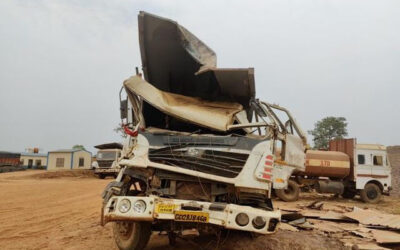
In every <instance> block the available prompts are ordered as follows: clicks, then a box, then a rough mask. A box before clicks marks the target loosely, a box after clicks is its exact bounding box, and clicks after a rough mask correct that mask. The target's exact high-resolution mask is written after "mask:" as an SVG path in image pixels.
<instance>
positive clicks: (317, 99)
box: [0, 0, 400, 151]
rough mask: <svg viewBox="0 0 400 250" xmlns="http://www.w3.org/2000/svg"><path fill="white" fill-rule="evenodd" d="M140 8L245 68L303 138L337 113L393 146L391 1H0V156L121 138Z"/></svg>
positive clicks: (397, 58)
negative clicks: (124, 88)
mask: <svg viewBox="0 0 400 250" xmlns="http://www.w3.org/2000/svg"><path fill="white" fill-rule="evenodd" d="M139 10H145V11H148V12H151V13H154V14H157V15H161V16H165V17H169V18H171V19H174V20H177V21H178V22H179V23H180V24H181V25H183V26H185V27H186V28H188V29H189V30H190V31H191V32H192V33H194V34H195V35H196V36H198V37H199V38H200V39H202V40H203V41H204V42H205V43H207V44H208V45H209V46H210V47H211V48H212V49H213V50H214V51H216V53H217V55H218V66H219V67H254V68H255V74H256V87H257V95H258V97H259V98H260V99H264V100H267V101H269V102H273V103H278V104H280V105H282V106H285V107H287V108H289V110H290V111H291V112H292V113H293V115H294V116H295V117H296V118H297V120H298V122H299V123H300V125H301V126H302V128H303V129H304V130H309V129H312V128H313V124H314V123H315V122H316V121H317V120H319V119H321V118H323V117H325V116H329V115H333V116H344V117H346V118H347V120H348V122H349V126H348V128H349V136H351V137H357V138H358V141H359V142H366V143H382V144H386V145H395V144H400V133H399V132H398V130H397V129H399V128H400V111H399V107H398V106H399V104H398V103H400V102H399V98H398V97H399V95H400V84H399V82H400V70H399V68H400V32H399V30H400V29H399V27H400V2H399V1H397V0H393V1H385V0H376V1H368V0H359V1H351V0H342V1H341V0H331V1H327V0H321V1H318V0H302V1H282V0H274V1H218V2H217V1H211V0H210V1H202V2H201V3H200V2H196V1H195V2H193V1H185V0H180V1H173V2H172V1H161V0H160V1H156V0H150V1H149V0H143V1H128V0H119V1H108V0H85V1H78V0H75V1H72V0H60V1H54V0H47V1H46V0H36V1H28V0H2V1H0V38H1V39H0V67H1V69H0V150H11V151H23V150H24V149H25V148H26V147H33V146H38V147H40V148H42V149H44V150H45V151H48V150H54V149H58V148H70V147H72V146H73V145H74V144H83V145H84V146H86V148H88V149H89V150H92V151H94V150H93V147H92V146H93V145H96V144H99V143H103V142H111V141H115V140H119V139H120V138H119V136H118V135H117V134H115V133H114V132H113V128H114V127H115V126H116V125H117V124H118V122H119V113H118V112H119V107H118V92H119V89H120V87H121V83H122V81H123V80H124V79H126V78H128V77H129V76H130V75H132V74H134V67H135V66H140V64H141V63H140V54H139V48H138V37H137V14H138V12H139ZM309 139H310V140H311V138H309Z"/></svg>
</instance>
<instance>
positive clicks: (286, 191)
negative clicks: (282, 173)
mask: <svg viewBox="0 0 400 250" xmlns="http://www.w3.org/2000/svg"><path fill="white" fill-rule="evenodd" d="M293 193H294V188H293V187H292V186H291V185H289V186H288V188H287V189H285V194H287V195H293Z"/></svg>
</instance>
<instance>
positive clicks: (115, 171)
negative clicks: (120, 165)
mask: <svg viewBox="0 0 400 250" xmlns="http://www.w3.org/2000/svg"><path fill="white" fill-rule="evenodd" d="M94 173H95V174H118V173H119V169H116V168H96V169H95V170H94Z"/></svg>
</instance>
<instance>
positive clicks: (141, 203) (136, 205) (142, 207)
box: [133, 200, 146, 214]
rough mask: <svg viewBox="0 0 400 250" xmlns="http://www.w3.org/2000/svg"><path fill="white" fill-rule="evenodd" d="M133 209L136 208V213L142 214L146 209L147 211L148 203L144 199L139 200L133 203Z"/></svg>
mask: <svg viewBox="0 0 400 250" xmlns="http://www.w3.org/2000/svg"><path fill="white" fill-rule="evenodd" d="M133 210H135V212H136V213H139V214H142V213H144V211H146V203H145V202H144V201H142V200H138V201H136V202H135V203H134V204H133Z"/></svg>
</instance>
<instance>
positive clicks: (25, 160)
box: [20, 155, 47, 167]
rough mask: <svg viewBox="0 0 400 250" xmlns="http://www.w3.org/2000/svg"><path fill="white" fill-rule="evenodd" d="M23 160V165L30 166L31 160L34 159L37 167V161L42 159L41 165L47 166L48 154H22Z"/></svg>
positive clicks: (34, 164)
mask: <svg viewBox="0 0 400 250" xmlns="http://www.w3.org/2000/svg"><path fill="white" fill-rule="evenodd" d="M20 159H21V162H22V166H28V163H29V160H32V161H33V164H32V166H33V167H36V166H37V165H36V161H37V160H40V161H41V166H42V167H45V166H46V165H47V156H37V155H35V156H33V155H21V158H20Z"/></svg>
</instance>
